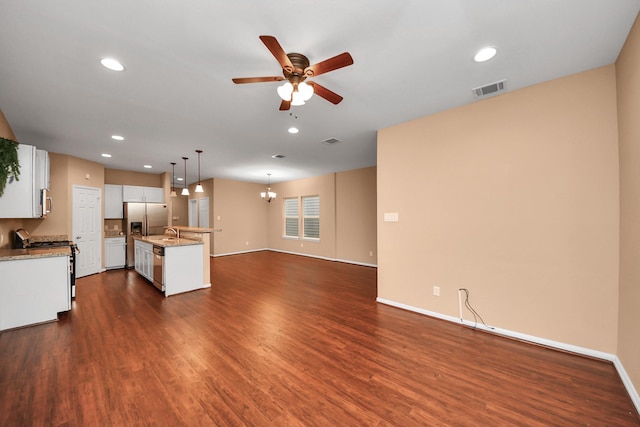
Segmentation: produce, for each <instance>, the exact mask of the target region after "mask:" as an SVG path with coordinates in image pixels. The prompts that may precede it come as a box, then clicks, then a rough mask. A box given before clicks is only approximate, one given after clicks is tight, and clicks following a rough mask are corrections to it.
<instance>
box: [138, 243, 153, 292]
mask: <svg viewBox="0 0 640 427" xmlns="http://www.w3.org/2000/svg"><path fill="white" fill-rule="evenodd" d="M134 242H135V243H134V245H135V262H134V265H135V269H136V271H137V272H138V273H140V274H141V275H142V276H143V277H145V278H146V279H147V280H149V281H150V282H152V283H153V245H152V244H151V243H146V242H143V241H140V240H134Z"/></svg>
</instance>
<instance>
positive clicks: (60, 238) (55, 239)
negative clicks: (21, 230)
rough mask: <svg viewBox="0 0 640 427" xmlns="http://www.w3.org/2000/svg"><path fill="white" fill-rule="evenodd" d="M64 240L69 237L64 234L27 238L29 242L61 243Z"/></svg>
mask: <svg viewBox="0 0 640 427" xmlns="http://www.w3.org/2000/svg"><path fill="white" fill-rule="evenodd" d="M65 240H69V236H67V235H66V234H49V235H46V236H31V237H29V241H30V242H61V241H65Z"/></svg>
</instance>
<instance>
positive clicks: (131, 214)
mask: <svg viewBox="0 0 640 427" xmlns="http://www.w3.org/2000/svg"><path fill="white" fill-rule="evenodd" d="M168 220H169V218H168V210H167V205H165V204H163V203H125V204H124V222H125V224H126V227H127V268H133V266H134V264H135V258H134V257H135V248H134V244H133V236H153V235H158V234H164V232H165V227H166V226H167V225H168V224H169V223H168Z"/></svg>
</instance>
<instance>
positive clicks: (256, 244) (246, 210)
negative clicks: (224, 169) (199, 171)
mask: <svg viewBox="0 0 640 427" xmlns="http://www.w3.org/2000/svg"><path fill="white" fill-rule="evenodd" d="M203 185H204V183H203ZM263 190H264V186H263V185H259V184H255V183H250V182H240V181H231V180H227V179H222V178H215V179H214V180H213V210H212V221H211V222H210V224H209V225H210V226H211V227H212V228H216V229H222V231H221V232H218V233H212V234H211V239H212V241H213V242H212V243H213V254H214V255H220V254H229V253H236V252H244V251H252V250H258V249H265V248H267V230H266V225H267V221H266V217H267V209H269V208H272V206H268V204H267V203H266V202H265V201H264V200H262V199H261V198H260V191H263Z"/></svg>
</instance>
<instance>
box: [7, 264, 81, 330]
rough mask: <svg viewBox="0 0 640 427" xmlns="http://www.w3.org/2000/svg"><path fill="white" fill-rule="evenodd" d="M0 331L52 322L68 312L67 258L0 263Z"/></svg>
mask: <svg viewBox="0 0 640 427" xmlns="http://www.w3.org/2000/svg"><path fill="white" fill-rule="evenodd" d="M0 277H2V278H3V279H2V280H0V330H4V329H10V328H17V327H20V326H26V325H32V324H36V323H41V322H48V321H51V320H56V319H57V317H58V313H60V312H63V311H69V310H70V309H71V294H70V292H71V286H70V280H71V279H70V273H69V256H68V255H67V256H55V257H42V258H29V259H17V260H6V261H4V260H3V261H0Z"/></svg>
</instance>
